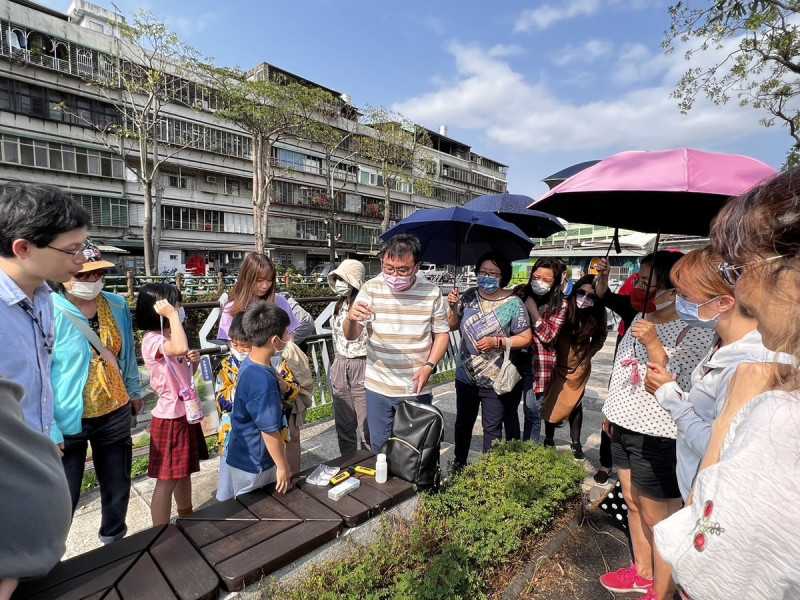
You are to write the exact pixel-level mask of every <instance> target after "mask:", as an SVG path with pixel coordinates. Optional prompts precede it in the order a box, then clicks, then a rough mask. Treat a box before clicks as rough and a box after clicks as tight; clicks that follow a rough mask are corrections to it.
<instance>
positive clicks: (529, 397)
mask: <svg viewBox="0 0 800 600" xmlns="http://www.w3.org/2000/svg"><path fill="white" fill-rule="evenodd" d="M566 270H567V267H566V265H565V264H564V263H563V262H562V261H561V260H559V259H558V258H551V257H543V258H540V259H538V260H537V261H536V262H535V263H534V264H533V267H532V268H531V274H530V278H529V279H528V283H526V284H524V285H520V286H517V287H516V288H515V289H514V293H515V294H516V295H517V296H518V297H519V299H520V300H522V302H523V304H524V305H525V309H526V310H527V311H528V319H529V320H530V324H531V331H532V332H533V345H531V347H530V353H527V352H525V351H522V352H520V353H519V354H517V356H516V357H515V364H517V367H518V368H519V369H520V373H521V374H522V379H523V390H524V394H525V405H524V406H523V409H522V410H523V414H524V417H525V421H524V425H523V428H522V439H523V441H528V440H533V441H534V442H537V443H538V441H539V434H540V433H541V430H542V404H543V403H544V396H545V392H547V388H548V386H549V385H550V380H551V378H552V375H553V368H554V367H555V365H556V337H558V334H559V333H560V332H561V328H562V327H563V326H564V319H566V316H567V300H566V298H565V297H564V293H563V292H562V287H561V286H562V284H563V281H564V274H565V273H566Z"/></svg>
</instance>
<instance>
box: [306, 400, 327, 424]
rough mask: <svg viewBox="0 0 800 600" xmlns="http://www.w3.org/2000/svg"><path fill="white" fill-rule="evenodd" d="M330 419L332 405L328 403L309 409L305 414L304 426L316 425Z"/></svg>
mask: <svg viewBox="0 0 800 600" xmlns="http://www.w3.org/2000/svg"><path fill="white" fill-rule="evenodd" d="M332 417H333V404H331V403H330V402H328V403H327V404H321V405H320V406H314V407H313V408H309V409H308V412H307V413H306V424H309V423H318V422H319V421H325V420H326V419H330V418H332Z"/></svg>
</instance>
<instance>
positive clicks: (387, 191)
mask: <svg viewBox="0 0 800 600" xmlns="http://www.w3.org/2000/svg"><path fill="white" fill-rule="evenodd" d="M385 172H386V170H385V169H384V173H385ZM383 193H384V197H385V198H386V200H385V202H384V206H383V221H382V222H381V233H386V230H387V229H389V207H390V205H391V198H392V190H391V189H390V188H389V181H388V179H387V178H386V175H384V177H383Z"/></svg>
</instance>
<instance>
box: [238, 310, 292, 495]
mask: <svg viewBox="0 0 800 600" xmlns="http://www.w3.org/2000/svg"><path fill="white" fill-rule="evenodd" d="M288 327H289V315H287V314H286V311H284V310H283V309H282V308H279V307H278V306H276V305H275V304H273V303H271V302H269V301H266V300H262V301H260V302H258V303H256V304H254V305H252V306H251V307H250V308H248V309H247V311H246V312H245V313H244V317H243V319H242V328H243V329H244V333H245V337H246V339H247V341H249V342H250V343H251V344H252V350H251V351H250V355H249V356H248V357H247V358H246V359H245V360H244V362H243V363H242V365H241V367H240V368H239V378H238V381H237V384H236V401H235V402H234V403H233V410H232V412H231V426H232V430H231V438H230V442H229V444H228V456H227V463H228V468H229V470H230V476H231V481H232V484H233V495H234V497H235V496H238V495H239V494H244V493H246V492H249V491H251V490H255V489H258V488H261V487H264V486H265V485H267V484H269V483H272V482H273V481H274V482H276V491H277V492H278V493H281V494H283V493H285V492H286V490H288V489H289V480H290V478H291V472H290V470H289V464H288V462H287V460H286V453H285V451H284V441H283V438H282V436H281V429H282V420H283V404H282V402H281V388H280V383H279V377H280V376H279V375H278V374H277V373H276V372H275V369H274V368H273V367H272V363H273V362H279V361H280V354H281V352H283V349H284V348H285V347H286V344H287V341H288V340H286V339H285V338H286V337H287V333H286V330H287V329H288Z"/></svg>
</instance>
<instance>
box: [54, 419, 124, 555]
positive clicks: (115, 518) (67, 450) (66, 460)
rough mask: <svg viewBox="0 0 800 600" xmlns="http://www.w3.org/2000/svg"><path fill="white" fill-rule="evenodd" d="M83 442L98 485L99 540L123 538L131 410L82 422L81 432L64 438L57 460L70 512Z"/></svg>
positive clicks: (82, 460)
mask: <svg viewBox="0 0 800 600" xmlns="http://www.w3.org/2000/svg"><path fill="white" fill-rule="evenodd" d="M87 443H91V445H92V462H93V463H94V471H95V473H96V474H97V481H98V482H99V483H100V514H101V521H100V532H99V533H100V540H101V541H102V542H103V543H109V542H111V541H113V540H114V539H116V538H118V537H122V536H123V535H125V532H126V531H127V528H126V527H125V516H126V514H127V513H128V500H129V499H130V496H131V457H132V453H133V445H132V443H131V407H130V404H126V405H125V406H122V407H120V408H118V409H116V410H115V411H113V412H110V413H108V414H107V415H102V416H99V417H92V418H89V419H83V420H82V421H81V432H80V433H79V434H77V435H65V436H64V456H63V457H62V459H61V462H62V464H63V465H64V472H65V473H66V475H67V483H68V484H69V492H70V495H71V496H72V512H73V513H74V512H75V509H76V508H77V506H78V499H79V498H80V495H81V483H82V482H83V471H84V467H85V466H86V450H87Z"/></svg>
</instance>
